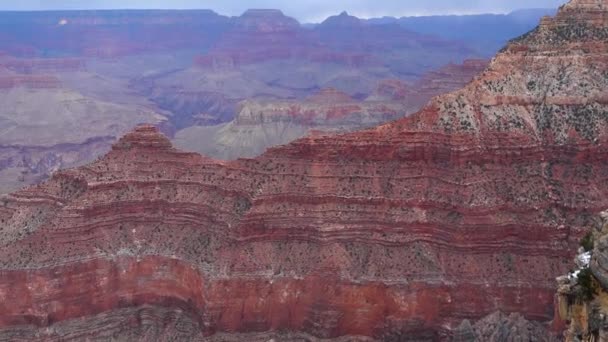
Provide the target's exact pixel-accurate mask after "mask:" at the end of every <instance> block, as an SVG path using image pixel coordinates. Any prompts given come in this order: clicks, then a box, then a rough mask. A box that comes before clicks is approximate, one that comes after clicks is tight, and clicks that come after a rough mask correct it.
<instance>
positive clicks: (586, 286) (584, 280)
mask: <svg viewBox="0 0 608 342" xmlns="http://www.w3.org/2000/svg"><path fill="white" fill-rule="evenodd" d="M577 285H578V291H577V293H576V296H577V298H578V299H580V300H584V301H590V300H592V299H593V297H594V296H595V292H596V289H595V283H594V278H593V274H592V273H591V270H590V269H589V268H583V269H582V270H581V271H580V272H579V274H578V278H577Z"/></svg>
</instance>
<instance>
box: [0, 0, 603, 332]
mask: <svg viewBox="0 0 608 342" xmlns="http://www.w3.org/2000/svg"><path fill="white" fill-rule="evenodd" d="M607 18H608V16H607V15H606V2H605V0H601V1H599V0H598V1H589V0H587V1H582V0H573V1H571V2H570V3H569V4H568V5H567V6H565V7H563V8H562V9H561V11H560V13H559V14H558V15H557V17H556V18H555V19H546V20H544V21H543V22H542V24H541V26H540V27H539V28H538V29H537V30H535V31H534V32H531V33H530V34H529V35H527V36H524V37H522V38H520V39H517V40H515V41H513V42H512V43H511V44H510V45H509V46H508V47H507V48H506V49H505V50H504V51H503V52H502V53H501V54H499V55H498V56H497V57H496V58H495V59H494V60H493V61H492V62H491V63H490V65H489V67H488V68H487V69H486V70H485V71H484V72H483V73H482V75H480V76H478V77H477V78H475V80H473V81H472V82H471V83H470V84H469V85H468V86H466V87H465V88H464V89H462V90H460V91H456V92H454V93H451V94H448V95H443V96H440V97H437V98H435V99H434V100H432V101H431V102H430V103H429V105H428V106H426V107H425V108H424V109H423V110H422V111H420V112H418V113H417V114H414V115H412V116H410V117H408V118H405V119H401V120H398V121H395V122H392V123H389V124H386V125H383V126H379V127H377V128H373V129H368V130H365V131H361V132H356V133H349V134H343V135H337V136H311V137H307V138H304V139H301V140H298V141H296V142H294V143H291V144H289V145H286V146H282V147H277V148H273V149H270V150H269V151H268V152H267V153H265V154H263V155H262V156H260V157H258V158H255V159H241V160H237V161H234V162H218V161H214V160H210V159H207V158H205V157H202V156H200V155H197V154H193V153H184V152H179V151H177V150H175V149H173V148H172V147H171V144H170V142H169V141H168V140H167V139H166V138H164V137H163V136H162V135H161V134H159V133H158V132H157V131H156V130H155V129H154V128H153V127H149V126H143V127H139V128H138V129H136V130H135V131H134V132H132V133H130V134H128V135H126V136H125V137H123V138H122V139H121V140H120V141H119V142H118V143H117V144H115V145H114V147H113V149H112V151H110V153H108V154H107V155H106V156H105V157H103V158H101V159H100V160H98V161H96V162H94V163H92V164H90V165H87V166H84V167H80V168H76V169H71V170H66V171H60V172H57V173H56V174H54V176H53V177H52V179H50V180H49V181H48V182H45V183H44V184H41V185H39V186H35V187H30V188H27V189H24V190H22V191H20V192H17V193H14V194H12V195H9V196H7V197H6V198H4V199H3V201H2V202H3V203H2V205H1V206H0V222H2V225H1V226H0V227H1V230H0V243H1V245H0V267H1V268H2V271H1V272H0V296H1V298H2V300H1V301H0V326H2V327H3V328H2V332H1V333H2V334H3V336H6V337H7V338H13V337H14V336H21V338H23V339H39V340H43V339H46V338H47V336H49V334H52V335H51V336H52V337H53V338H56V339H70V338H75V337H78V336H85V335H86V334H87V333H89V332H90V334H91V335H93V334H96V333H106V332H112V333H113V334H115V335H116V336H117V337H120V336H126V337H128V338H140V339H142V340H144V339H156V340H168V339H170V338H171V337H173V336H175V335H178V334H185V335H182V336H186V338H198V337H200V336H213V335H214V334H215V335H214V336H216V337H217V336H223V335H225V334H229V335H232V336H233V338H234V336H237V337H236V338H239V337H241V338H242V337H243V336H253V337H252V339H254V338H259V336H263V337H262V338H273V337H274V336H277V334H279V332H282V333H283V334H290V333H291V332H293V333H294V334H296V335H298V334H300V335H299V337H302V336H313V337H314V338H333V339H336V340H340V338H341V339H343V340H344V339H345V340H356V339H360V340H370V339H371V340H380V341H403V340H408V339H409V340H418V341H420V340H422V341H424V340H428V341H435V340H442V339H444V340H445V339H450V338H452V337H454V336H455V332H462V331H463V330H464V333H465V335H468V336H469V337H470V336H471V335H470V334H469V333H467V329H466V323H464V324H465V327H464V328H465V329H459V327H460V326H461V324H462V322H463V320H465V319H467V320H469V321H477V320H479V319H482V318H483V317H485V316H487V315H489V314H491V313H493V312H496V311H502V312H505V313H508V314H509V316H508V317H509V318H508V319H505V318H502V317H498V318H496V319H495V321H497V322H499V323H498V324H501V325H504V326H506V327H510V326H511V327H520V326H527V327H529V328H527V329H528V330H527V331H526V332H525V334H524V333H523V332H522V335H520V336H524V337H526V336H527V337H531V336H535V334H536V331H538V329H544V328H546V327H547V324H548V322H549V321H551V319H552V318H553V315H554V307H553V301H554V291H555V288H556V285H555V282H554V279H555V277H556V276H557V275H559V274H562V273H565V272H566V270H567V269H568V266H569V259H570V256H571V255H572V253H573V252H574V250H575V249H576V246H577V244H578V240H579V238H580V237H581V236H582V233H583V231H584V227H586V226H588V225H589V224H590V222H591V221H592V220H593V217H594V214H595V213H596V212H599V211H600V210H601V209H603V208H606V207H608V201H607V200H606V199H607V198H608V172H607V170H608V165H607V163H608V120H607V119H606V115H607V114H606V113H608V111H607V108H608V94H607V93H606V92H607V89H608V77H607V76H608V74H607V70H608V65H607V64H608V60H607V58H606V54H605V51H606V50H607V48H608V47H607V46H606V45H607V44H608V43H607V42H606V39H605V37H606V34H605V33H606V30H607V27H608V21H607V20H606V19H607ZM592 263H593V262H592ZM515 312H517V313H519V314H520V315H521V317H523V318H525V320H527V321H531V322H536V323H530V325H526V323H525V321H523V319H520V318H519V317H520V316H516V315H511V313H515ZM124 317H131V319H130V320H129V324H128V325H127V324H124V323H123V324H120V323H118V322H119V321H120V320H121V319H123V318H124ZM484 324H485V323H484ZM484 324H482V326H483V325H484ZM469 325H470V323H469ZM473 330H474V331H473V332H474V333H476V334H477V333H480V334H481V335H480V336H483V337H484V338H485V336H490V337H492V336H501V335H497V334H496V333H495V332H494V330H492V329H491V328H487V329H485V328H483V327H482V328H479V329H477V330H475V329H473ZM469 332H470V330H469ZM238 334H245V335H240V336H239V335H238ZM547 334H549V333H547ZM86 336H89V335H86ZM460 336H462V335H460ZM503 336H504V335H503ZM506 336H507V337H508V336H517V335H506ZM497 340H500V339H498V338H497Z"/></svg>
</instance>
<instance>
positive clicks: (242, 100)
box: [0, 10, 535, 193]
mask: <svg viewBox="0 0 608 342" xmlns="http://www.w3.org/2000/svg"><path fill="white" fill-rule="evenodd" d="M534 21H535V20H534ZM530 22H532V20H530ZM506 26H508V27H513V28H514V29H515V30H517V29H518V28H517V27H516V26H515V25H512V24H509V25H506ZM520 30H521V29H520ZM445 31H446V32H447V31H449V29H446V30H445ZM350 32H357V34H356V35H352V34H350ZM521 33H523V31H521ZM498 40H499V38H498V37H497V38H496V39H495V41H498ZM472 45H473V44H470V42H469V41H467V40H466V39H465V40H455V39H450V38H445V37H443V36H441V35H428V34H425V33H420V32H416V31H415V30H410V29H406V28H403V27H401V26H399V25H397V24H372V23H370V22H368V21H366V20H361V19H358V18H355V17H353V16H351V15H348V14H347V13H342V14H340V15H337V16H332V17H330V18H328V19H327V20H326V21H324V22H322V23H319V24H318V25H301V24H300V23H298V22H297V21H296V20H295V19H293V18H290V17H289V16H286V15H285V14H283V13H282V12H280V11H278V10H250V11H247V12H245V13H243V14H242V15H240V16H236V17H228V16H224V15H220V14H217V13H215V12H213V11H210V10H183V11H169V10H114V11H51V12H44V11H41V12H0V137H1V138H0V193H8V192H11V191H14V190H17V189H19V188H22V187H24V186H27V185H30V184H36V183H38V182H40V181H43V180H45V179H47V178H48V177H49V176H50V175H52V174H53V173H54V172H56V171H57V170H60V169H65V168H69V167H74V166H78V165H83V164H86V163H88V162H91V161H93V160H95V159H96V158H98V157H99V156H101V155H103V154H104V153H106V152H107V151H109V150H110V148H111V145H112V144H113V143H114V142H116V140H117V139H118V138H119V137H120V136H122V135H124V134H126V133H127V132H128V131H129V130H131V129H132V128H134V127H135V126H137V125H138V124H141V123H152V124H155V125H157V126H158V127H159V128H160V129H161V131H162V132H163V133H165V134H167V135H168V136H169V137H170V138H172V139H173V140H174V142H175V143H176V145H177V146H180V147H183V148H186V149H188V150H192V151H199V152H203V153H205V154H208V155H211V156H214V157H221V158H231V159H232V158H239V157H251V156H255V155H257V154H260V153H261V152H263V151H264V149H265V148H266V147H269V146H274V145H276V144H283V143H287V142H289V141H291V140H292V139H295V138H299V137H302V136H305V135H306V134H309V133H310V132H313V133H314V132H315V131H317V132H320V131H324V132H325V133H324V134H326V133H332V132H333V133H336V132H345V131H351V130H354V129H358V128H364V127H369V126H371V125H374V124H378V123H383V122H387V121H389V120H393V119H397V118H400V117H403V116H406V115H409V114H411V113H413V112H415V111H416V110H418V109H420V107H422V106H423V105H424V104H425V103H426V102H427V101H428V100H429V99H430V98H431V97H432V96H434V95H437V94H440V93H442V92H446V91H450V90H454V89H456V88H458V87H460V86H462V85H463V84H465V83H466V82H467V81H468V80H470V79H471V78H472V77H473V76H474V74H475V73H476V72H478V71H479V70H481V69H482V67H481V66H472V67H471V66H467V65H466V63H469V62H465V60H466V59H469V58H477V57H479V56H480V55H484V54H485V53H486V52H487V51H486V52H483V53H482V52H480V51H478V49H476V48H475V47H473V46H472ZM463 62H464V63H465V64H462V63H463ZM475 63H476V62H473V64H475ZM450 68H452V69H453V70H451V71H450V70H448V69H450ZM434 73H435V74H434ZM406 88H409V89H410V90H405V89H406ZM326 89H335V90H337V91H339V92H343V93H345V94H347V95H348V97H350V98H352V99H353V100H354V101H355V102H352V103H348V104H346V106H344V105H340V106H341V109H340V110H339V111H346V112H347V113H345V115H346V116H345V117H344V119H341V120H342V121H340V120H338V121H337V122H336V121H335V120H334V121H331V122H322V119H323V118H327V117H328V116H327V113H328V112H330V111H336V108H333V109H332V106H331V105H329V104H319V103H315V102H314V101H309V99H310V98H314V96H315V94H318V93H322V92H323V91H324V90H326ZM391 91H393V92H396V93H394V94H389V93H388V92H391ZM403 91H405V92H406V93H401V94H399V92H403ZM371 102H374V103H371ZM380 102H383V103H380ZM389 102H390V104H389ZM355 103H356V104H355ZM385 103H386V104H385ZM337 105H338V104H337ZM286 106H288V107H290V108H291V107H297V108H300V109H302V113H301V114H303V113H304V112H307V113H308V112H310V113H308V114H305V115H308V116H310V115H312V116H315V117H316V119H315V120H314V122H313V123H306V124H302V120H299V119H296V120H292V116H283V117H280V116H282V115H283V113H284V112H283V111H282V110H281V109H280V108H285V107H286ZM247 111H249V112H256V113H258V114H259V115H260V116H259V117H261V118H263V117H265V116H269V117H272V118H273V119H272V121H273V124H272V125H271V126H272V127H267V126H268V123H261V122H260V123H254V122H251V121H249V123H248V124H247V125H244V124H243V120H242V119H239V116H241V115H245V113H244V112H247ZM260 111H262V112H260ZM266 111H268V113H267V112H266ZM256 115H257V114H256ZM357 120H360V121H357ZM262 121H263V120H262ZM239 144H240V145H239Z"/></svg>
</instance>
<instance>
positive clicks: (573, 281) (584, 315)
mask: <svg viewBox="0 0 608 342" xmlns="http://www.w3.org/2000/svg"><path fill="white" fill-rule="evenodd" d="M607 234H608V211H604V212H602V213H600V214H599V216H598V217H597V219H596V220H595V222H593V224H592V225H591V227H590V230H589V232H588V233H587V235H586V236H585V237H584V238H583V239H582V240H581V247H580V248H579V250H578V253H577V256H576V257H575V258H574V264H575V266H576V267H575V268H574V270H573V271H571V272H569V273H568V274H567V275H564V276H561V277H558V278H557V283H558V291H557V296H556V297H557V303H558V310H557V319H559V320H561V321H562V322H563V323H565V325H566V327H567V330H566V332H565V333H564V336H565V340H566V342H575V341H577V342H594V341H605V340H606V339H607V338H608V320H607V318H606V317H608V316H607V315H608V305H607V304H606V303H607V300H608V292H607V291H606V289H607V288H608V282H607V281H606V280H607V279H608V277H607V274H608V273H607V272H606V260H607V259H608V258H607V257H606V255H607V253H606V250H607V248H608V235H607Z"/></svg>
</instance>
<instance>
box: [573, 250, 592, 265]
mask: <svg viewBox="0 0 608 342" xmlns="http://www.w3.org/2000/svg"><path fill="white" fill-rule="evenodd" d="M576 259H577V260H578V263H579V265H580V266H581V267H589V262H590V261H591V252H585V253H582V254H579V255H578V256H577V257H576Z"/></svg>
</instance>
